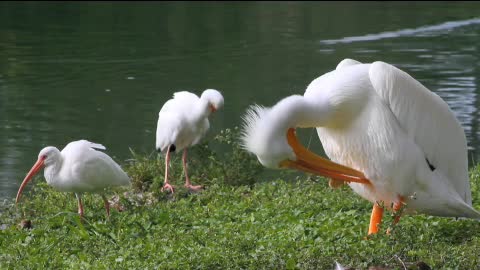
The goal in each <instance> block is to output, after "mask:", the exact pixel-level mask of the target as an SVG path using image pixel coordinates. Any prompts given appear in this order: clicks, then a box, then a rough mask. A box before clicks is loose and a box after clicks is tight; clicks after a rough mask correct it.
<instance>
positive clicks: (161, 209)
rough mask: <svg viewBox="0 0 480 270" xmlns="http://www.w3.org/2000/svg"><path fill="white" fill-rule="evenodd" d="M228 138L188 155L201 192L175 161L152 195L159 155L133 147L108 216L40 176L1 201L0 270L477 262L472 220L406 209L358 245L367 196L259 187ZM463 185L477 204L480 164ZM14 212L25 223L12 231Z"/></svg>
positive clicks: (97, 204)
mask: <svg viewBox="0 0 480 270" xmlns="http://www.w3.org/2000/svg"><path fill="white" fill-rule="evenodd" d="M234 136H235V132H234V131H233V132H232V131H226V132H224V133H222V134H221V135H220V136H218V137H216V138H215V140H214V141H215V143H220V144H227V145H229V146H231V149H232V152H230V153H227V154H226V155H224V156H219V155H218V154H216V153H215V152H214V151H211V150H210V149H209V148H208V147H207V145H203V146H200V147H198V149H197V150H195V151H196V152H194V153H192V155H193V158H194V160H192V162H191V171H192V173H191V174H192V181H194V183H195V184H198V183H201V184H204V185H206V186H207V188H206V189H205V190H204V191H203V192H201V193H198V194H189V193H188V192H186V191H185V190H184V189H182V188H181V185H182V183H183V179H182V176H181V166H180V160H179V159H177V160H176V162H175V165H174V166H173V169H172V170H173V173H174V175H173V176H174V179H175V180H174V184H176V185H177V186H178V192H176V193H175V194H174V195H173V196H172V195H166V194H164V193H160V192H159V189H160V187H161V182H162V180H163V174H162V173H163V159H162V157H159V156H157V155H156V154H152V155H139V154H135V153H133V154H132V160H130V161H128V162H126V163H125V165H124V168H125V169H126V170H127V172H128V173H129V175H131V177H132V178H133V180H134V185H133V188H132V189H128V190H114V191H110V192H109V197H113V199H112V200H114V199H115V200H116V199H118V200H119V205H121V210H122V211H116V210H112V215H111V217H110V219H109V220H107V219H106V217H105V212H104V209H103V207H102V206H103V205H102V200H101V198H100V197H99V196H98V195H86V196H85V210H86V220H85V221H84V222H83V223H82V222H80V220H79V218H78V216H77V214H76V200H75V197H74V195H73V194H66V193H59V192H55V191H54V190H53V189H51V188H50V187H48V186H47V185H46V184H45V182H44V180H43V179H42V177H39V178H37V179H36V180H35V181H34V182H35V188H34V189H33V190H31V191H30V192H27V193H25V194H24V196H23V197H22V202H21V203H20V205H19V206H18V207H17V208H15V207H14V206H12V205H11V202H9V203H7V205H4V206H3V208H2V211H1V213H0V269H41V268H48V269H59V268H66V269H265V268H267V269H333V265H334V262H335V261H338V262H340V263H341V264H342V265H344V266H350V267H355V268H356V269H367V268H368V267H369V266H386V267H388V268H392V269H404V268H405V267H406V268H408V269H420V268H419V267H418V266H417V263H418V262H420V261H422V262H425V263H426V264H428V265H429V266H430V267H432V268H433V269H448V268H455V269H480V256H479V254H480V222H478V221H473V220H454V219H449V218H436V217H428V216H405V217H402V220H401V222H400V223H399V224H398V225H397V226H395V227H394V229H393V232H392V234H391V235H390V236H387V235H385V233H384V232H385V230H386V229H387V227H390V226H391V222H392V220H393V218H392V217H391V216H389V215H387V216H386V218H385V220H384V226H383V227H382V233H379V234H378V235H375V236H373V237H371V238H370V239H369V240H365V239H364V238H365V235H366V230H367V226H368V222H369V215H370V210H371V205H370V203H368V202H366V201H365V200H363V199H361V198H359V197H358V196H357V195H355V194H354V193H353V192H352V191H351V190H350V189H349V188H348V187H343V188H340V189H330V188H329V187H328V185H327V181H326V180H324V179H320V178H308V177H307V176H305V177H302V178H300V179H296V180H294V181H285V180H281V179H277V180H271V181H262V182H260V183H256V182H257V181H256V179H255V175H258V174H259V173H261V170H262V169H261V168H260V167H259V166H258V164H257V163H256V162H255V160H254V159H253V157H249V156H246V155H245V154H244V153H243V152H242V151H240V150H239V149H238V145H237V144H236V142H235V140H233V139H232V138H233V137H234ZM282 178H287V176H285V177H282ZM471 180H472V185H473V187H472V193H473V196H474V204H475V208H476V209H480V190H479V187H480V167H477V168H474V169H472V171H471ZM22 219H29V220H31V223H32V228H29V229H27V228H21V227H20V226H18V224H19V223H20V221H21V220H22Z"/></svg>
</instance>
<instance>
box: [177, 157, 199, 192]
mask: <svg viewBox="0 0 480 270" xmlns="http://www.w3.org/2000/svg"><path fill="white" fill-rule="evenodd" d="M182 161H183V171H184V172H185V187H186V188H188V189H190V190H191V191H199V190H200V189H202V186H192V183H191V182H190V178H188V173H187V148H185V149H184V150H183V156H182Z"/></svg>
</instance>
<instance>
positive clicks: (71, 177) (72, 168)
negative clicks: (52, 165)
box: [60, 140, 130, 192]
mask: <svg viewBox="0 0 480 270" xmlns="http://www.w3.org/2000/svg"><path fill="white" fill-rule="evenodd" d="M94 148H97V149H105V147H104V146H103V145H101V144H96V143H92V142H89V141H87V140H79V141H75V142H71V143H69V144H68V145H67V146H65V148H64V149H63V150H62V156H63V159H64V160H63V162H64V164H63V166H62V171H60V173H61V174H63V177H62V178H63V179H65V180H66V181H70V182H71V184H70V186H71V187H73V188H76V189H77V190H82V191H87V192H88V191H99V190H101V189H103V188H106V187H110V186H123V185H129V184H130V178H129V177H128V175H127V174H126V173H125V172H124V171H123V170H122V168H121V167H120V165H118V164H117V163H116V162H115V161H114V160H113V159H112V158H111V157H110V156H108V155H107V154H105V153H103V152H100V151H97V150H95V149H94Z"/></svg>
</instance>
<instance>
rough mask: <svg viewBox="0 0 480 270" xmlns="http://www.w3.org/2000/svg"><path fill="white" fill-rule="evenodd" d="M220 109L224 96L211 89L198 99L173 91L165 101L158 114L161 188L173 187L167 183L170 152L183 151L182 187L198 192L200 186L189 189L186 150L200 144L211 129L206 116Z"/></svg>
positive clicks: (157, 145)
mask: <svg viewBox="0 0 480 270" xmlns="http://www.w3.org/2000/svg"><path fill="white" fill-rule="evenodd" d="M221 107H223V96H222V94H221V93H220V92H218V91H217V90H214V89H207V90H205V91H203V93H202V95H201V96H200V97H198V96H197V95H195V94H194V93H190V92H187V91H181V92H176V93H175V94H174V95H173V98H172V99H170V100H168V101H167V102H165V104H164V105H163V106H162V108H161V109H160V112H159V113H158V122H157V140H156V148H157V150H158V151H163V152H166V154H165V155H166V158H165V184H164V188H163V189H170V190H171V191H172V192H173V186H171V185H170V184H169V180H168V166H169V161H170V152H171V151H173V150H175V151H180V150H182V149H183V158H182V159H183V168H184V171H185V178H186V183H185V186H186V187H188V188H189V189H191V190H198V189H200V188H201V187H200V186H192V185H191V183H190V180H189V177H188V173H187V168H186V159H187V147H189V146H193V145H195V144H197V143H199V142H200V140H201V139H202V138H203V137H204V136H205V133H206V132H207V130H208V129H209V127H210V123H209V121H208V116H209V115H210V114H211V113H212V112H215V111H216V110H218V109H220V108H221Z"/></svg>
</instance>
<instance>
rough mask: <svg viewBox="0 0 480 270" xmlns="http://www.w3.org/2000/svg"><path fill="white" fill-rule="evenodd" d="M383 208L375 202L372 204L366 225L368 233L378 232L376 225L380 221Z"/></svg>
mask: <svg viewBox="0 0 480 270" xmlns="http://www.w3.org/2000/svg"><path fill="white" fill-rule="evenodd" d="M382 217H383V208H382V207H381V206H380V205H379V204H378V202H375V203H374V204H373V209H372V215H371V216H370V226H368V234H374V233H377V232H378V225H380V224H381V223H382Z"/></svg>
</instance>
